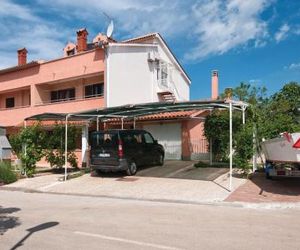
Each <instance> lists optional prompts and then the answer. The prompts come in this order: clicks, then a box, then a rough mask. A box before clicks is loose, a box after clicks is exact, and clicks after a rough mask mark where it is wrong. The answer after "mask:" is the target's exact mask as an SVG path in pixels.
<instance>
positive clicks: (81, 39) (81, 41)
mask: <svg viewBox="0 0 300 250" xmlns="http://www.w3.org/2000/svg"><path fill="white" fill-rule="evenodd" d="M88 34H89V33H88V32H87V30H86V29H85V28H84V29H80V30H78V31H77V52H82V51H85V50H87V36H88Z"/></svg>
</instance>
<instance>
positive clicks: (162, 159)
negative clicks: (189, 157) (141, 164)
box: [157, 154, 164, 166]
mask: <svg viewBox="0 0 300 250" xmlns="http://www.w3.org/2000/svg"><path fill="white" fill-rule="evenodd" d="M157 164H158V165H159V166H163V165H164V156H163V154H159V155H158V161H157Z"/></svg>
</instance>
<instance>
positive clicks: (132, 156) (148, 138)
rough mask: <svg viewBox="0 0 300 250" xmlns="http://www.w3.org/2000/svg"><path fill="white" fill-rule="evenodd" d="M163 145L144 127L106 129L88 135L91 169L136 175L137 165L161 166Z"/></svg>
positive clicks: (163, 153) (162, 162)
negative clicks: (140, 128) (138, 128)
mask: <svg viewBox="0 0 300 250" xmlns="http://www.w3.org/2000/svg"><path fill="white" fill-rule="evenodd" d="M164 156H165V152H164V148H163V146H162V145H160V144H158V143H157V141H156V140H154V139H153V136H152V135H151V134H150V133H149V132H147V131H145V130H137V129H131V130H107V131H99V132H93V133H92V134H91V168H92V169H93V170H96V171H97V172H101V171H126V173H127V175H135V174H136V172H137V168H138V166H141V165H152V164H157V165H161V166H162V165H163V164H164Z"/></svg>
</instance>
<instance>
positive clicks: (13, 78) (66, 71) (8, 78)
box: [0, 49, 105, 126]
mask: <svg viewBox="0 0 300 250" xmlns="http://www.w3.org/2000/svg"><path fill="white" fill-rule="evenodd" d="M104 71H105V63H104V51H103V50H102V49H96V50H92V51H88V52H84V53H80V54H77V55H74V56H69V57H64V58H61V59H57V60H53V61H49V62H46V63H41V64H39V65H36V66H33V67H30V68H27V69H22V70H18V71H13V72H9V73H5V74H2V75H0V124H1V125H2V126H16V125H18V124H20V123H21V122H23V120H24V118H26V117H28V116H32V115H36V114H40V113H45V112H56V113H57V112H59V113H64V112H65V113H68V112H78V111H83V110H87V109H94V108H99V107H103V106H105V103H104V97H97V98H89V99H82V97H83V95H84V93H83V92H84V85H85V84H88V83H93V82H94V81H95V83H96V82H101V81H103V80H104V79H103V75H104ZM68 87H75V88H76V98H77V100H73V101H66V102H60V103H49V101H50V92H51V90H54V89H64V88H68ZM24 88H26V91H24ZM29 91H30V92H29ZM10 95H12V96H14V97H15V108H10V109H1V108H3V107H5V99H6V98H7V97H10ZM12 96H11V97H12ZM29 96H30V97H31V101H30V104H31V106H30V107H28V105H29ZM27 97H28V98H27ZM79 98H81V99H79ZM26 99H27V100H28V101H26ZM23 106H27V107H23Z"/></svg>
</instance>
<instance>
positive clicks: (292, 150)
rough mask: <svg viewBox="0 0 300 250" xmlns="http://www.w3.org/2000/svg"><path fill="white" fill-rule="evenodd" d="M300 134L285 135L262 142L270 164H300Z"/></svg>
mask: <svg viewBox="0 0 300 250" xmlns="http://www.w3.org/2000/svg"><path fill="white" fill-rule="evenodd" d="M298 144H300V133H293V134H288V133H283V134H281V137H278V138H274V139H270V140H266V141H263V142H262V150H263V152H264V154H265V158H266V160H267V161H270V162H282V163H284V162H286V163H300V148H297V146H299V147H300V145H298Z"/></svg>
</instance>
